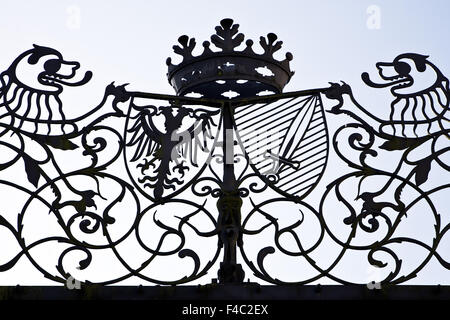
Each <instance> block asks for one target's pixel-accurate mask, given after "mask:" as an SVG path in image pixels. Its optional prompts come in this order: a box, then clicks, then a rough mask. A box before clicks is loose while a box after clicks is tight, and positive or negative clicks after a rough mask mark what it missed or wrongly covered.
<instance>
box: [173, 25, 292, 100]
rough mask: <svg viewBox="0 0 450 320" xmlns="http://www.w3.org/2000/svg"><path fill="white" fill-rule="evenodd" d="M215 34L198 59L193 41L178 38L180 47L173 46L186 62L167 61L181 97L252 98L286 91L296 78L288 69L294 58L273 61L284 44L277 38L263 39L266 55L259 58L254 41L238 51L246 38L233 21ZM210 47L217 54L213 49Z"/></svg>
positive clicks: (205, 44)
mask: <svg viewBox="0 0 450 320" xmlns="http://www.w3.org/2000/svg"><path fill="white" fill-rule="evenodd" d="M215 30H216V33H215V34H213V35H212V36H211V42H209V41H204V42H203V44H202V45H203V48H204V49H203V53H202V54H201V55H199V56H193V54H192V52H193V50H194V48H195V46H196V42H195V39H194V38H189V37H188V36H186V35H183V36H181V37H179V38H178V42H179V44H180V45H181V46H180V45H175V46H173V50H174V52H175V53H176V54H179V55H181V56H182V58H183V60H182V62H181V63H180V64H178V65H173V64H172V60H171V59H170V58H168V59H167V61H166V63H167V65H168V73H167V76H168V79H169V83H170V84H171V85H172V86H173V87H174V89H175V91H176V92H177V94H178V95H188V94H190V93H195V94H196V96H198V95H199V94H200V95H201V96H205V97H209V98H223V97H227V93H228V94H230V92H231V96H233V97H249V96H255V95H261V94H264V93H280V92H281V91H282V90H283V88H284V86H285V85H286V83H288V82H289V80H290V78H291V76H292V75H293V72H292V71H291V70H290V67H289V61H291V60H292V54H291V53H289V52H288V53H286V59H285V60H283V61H278V60H276V59H275V58H274V57H273V54H274V53H275V52H277V51H278V50H280V49H281V46H282V44H283V42H282V41H277V39H278V37H277V35H276V34H274V33H268V34H267V36H266V37H260V41H259V44H260V45H261V47H262V48H263V50H264V52H263V53H262V54H257V53H255V52H254V51H253V48H252V46H253V44H254V42H253V41H252V40H251V39H248V40H246V41H245V45H246V47H245V48H244V49H243V50H242V51H239V50H237V48H238V47H239V46H240V45H241V44H242V43H243V42H244V39H245V36H244V34H243V33H239V24H235V23H234V21H233V19H229V18H227V19H223V20H221V21H220V25H219V26H217V27H216V28H215ZM211 43H212V44H213V45H214V46H215V47H216V49H217V50H216V51H213V49H211ZM231 96H229V97H231Z"/></svg>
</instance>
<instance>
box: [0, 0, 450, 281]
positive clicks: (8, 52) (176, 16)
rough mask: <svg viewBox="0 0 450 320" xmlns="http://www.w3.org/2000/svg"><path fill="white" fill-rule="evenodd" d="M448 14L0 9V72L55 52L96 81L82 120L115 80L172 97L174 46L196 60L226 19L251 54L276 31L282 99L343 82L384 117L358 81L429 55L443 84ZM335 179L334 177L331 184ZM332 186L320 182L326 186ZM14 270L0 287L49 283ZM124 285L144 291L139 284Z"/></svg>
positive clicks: (401, 9)
mask: <svg viewBox="0 0 450 320" xmlns="http://www.w3.org/2000/svg"><path fill="white" fill-rule="evenodd" d="M371 6H376V8H378V9H379V10H380V11H379V12H380V16H379V17H380V20H379V28H375V29H373V28H370V26H371V25H370V23H369V25H368V19H369V18H370V15H371V14H370V12H369V13H368V8H370V7H371ZM449 12H450V2H449V1H446V0H441V1H438V0H431V1H424V0H422V1H417V0H404V1H400V0H398V1H392V0H391V1H389V0H386V1H381V0H379V1H363V0H361V1H351V0H345V1H332V0H329V1H284V0H278V1H266V0H260V1H248V0H239V1H198V0H195V1H194V0H191V1H132V0H130V1H49V0H41V1H20V0H15V1H7V0H2V3H1V11H0V34H1V35H2V45H1V50H0V70H5V69H7V68H8V66H9V65H10V63H11V62H12V61H13V60H14V58H15V57H17V56H18V55H19V54H20V53H21V52H23V51H25V50H28V49H30V48H31V47H32V44H39V45H43V46H49V47H53V48H55V49H58V50H59V51H60V52H61V53H62V54H63V56H64V57H65V58H67V59H68V60H76V61H79V62H80V63H81V68H82V70H91V71H93V73H94V76H93V78H92V80H91V81H90V83H89V84H87V85H86V86H84V88H77V89H76V90H79V91H76V92H75V91H74V93H72V95H71V96H70V97H72V98H73V97H76V101H75V100H74V99H70V101H68V100H67V99H66V100H64V99H63V100H64V101H65V102H64V103H65V107H66V109H65V110H67V113H66V114H68V115H69V116H70V115H73V116H75V115H81V114H83V113H84V112H86V111H88V110H89V107H90V106H94V105H96V104H97V103H98V102H99V101H100V99H101V97H102V96H103V92H104V88H105V87H106V85H107V84H109V83H110V82H111V81H113V80H114V81H116V84H121V83H130V85H129V87H128V89H129V90H137V91H147V92H154V93H167V94H173V89H172V88H171V86H170V85H169V83H168V82H167V77H166V72H167V66H166V64H165V61H166V58H167V57H168V56H171V57H172V58H173V60H174V61H175V62H176V61H178V60H177V58H176V55H175V54H174V53H173V52H172V46H173V45H174V44H177V38H178V37H179V36H180V35H183V34H186V35H189V36H191V37H195V38H196V40H197V46H198V48H197V50H196V51H194V52H197V53H199V52H201V49H202V47H201V43H202V42H203V41H204V40H209V38H210V36H211V34H213V32H214V27H215V26H216V25H218V23H219V21H220V20H221V19H223V18H233V19H234V21H235V22H236V23H239V24H240V32H243V33H244V34H245V35H246V39H248V38H251V39H253V40H255V46H254V47H257V41H258V39H259V36H261V35H266V34H267V33H269V32H274V33H276V34H277V35H278V37H279V39H280V40H282V41H283V43H284V44H283V49H282V50H281V51H280V56H279V57H280V58H282V57H284V53H285V52H287V51H289V52H292V54H293V56H294V59H293V61H292V62H291V69H292V70H294V71H295V75H294V77H293V78H292V79H291V81H290V83H289V84H288V85H287V86H286V87H285V90H284V91H285V92H287V91H297V90H301V89H310V88H316V87H325V86H327V85H328V81H334V82H337V81H339V80H345V81H346V82H347V83H349V84H350V85H351V86H352V88H353V92H354V93H355V96H356V97H357V98H358V99H360V101H361V102H362V104H363V105H370V106H371V107H372V109H370V110H371V111H373V112H374V113H381V114H383V113H384V114H388V112H389V107H388V104H386V103H387V101H389V99H391V97H390V96H387V98H385V97H383V95H381V96H380V97H375V96H374V95H373V89H370V88H368V87H367V86H365V85H364V84H363V83H362V81H361V78H360V75H361V73H362V72H364V71H369V72H373V70H374V69H375V63H376V62H378V61H392V59H393V58H395V57H396V56H397V55H398V54H400V53H405V52H415V53H420V54H426V55H430V61H432V62H433V63H434V64H435V65H437V66H438V67H439V68H440V69H441V71H442V73H443V74H444V75H447V76H448V75H450V59H449V52H450V50H449V49H450V43H449V41H448V33H449V31H450V20H449V19H448V14H449ZM386 94H388V93H387V92H385V93H384V95H385V96H386ZM383 99H385V100H383ZM386 99H387V100H386ZM374 108H376V109H377V110H374ZM327 117H328V115H327ZM327 121H328V123H329V125H330V130H332V129H333V128H336V127H337V126H338V125H339V123H341V122H340V120H336V123H333V121H335V120H334V118H333V117H332V116H330V117H328V118H327ZM333 161H338V160H337V159H336V158H333V157H331V158H330V160H329V162H328V164H329V166H330V165H333V166H334V162H333ZM338 173H339V172H338ZM336 174H337V173H336V172H333V173H332V176H333V175H334V176H336ZM324 178H325V177H324ZM437 179H442V184H444V183H448V173H447V175H444V176H440V177H439V176H437ZM331 181H332V180H327V182H328V183H329V182H331ZM325 185H326V184H325V182H324V184H323V185H321V186H319V187H318V188H317V189H318V190H315V191H317V195H316V197H317V196H318V195H320V194H321V193H323V192H324V187H325ZM311 197H312V200H311V203H316V202H317V200H318V199H319V198H314V197H315V196H314V194H312V195H311ZM447 197H448V191H447ZM439 199H440V201H441V205H442V207H443V208H445V206H446V205H447V204H448V201H446V200H445V197H444V195H441V196H440V198H439ZM2 202H4V200H2ZM446 202H447V203H446ZM440 213H441V215H445V214H446V212H440ZM449 220H450V218H449V217H446V218H443V221H442V223H443V224H445V223H448V222H449ZM421 223H422V222H421V221H416V222H414V223H413V226H412V227H411V229H410V231H411V232H412V233H413V234H418V233H420V232H421V231H422V229H421ZM431 227H433V224H431ZM214 241H215V239H214ZM214 241H213V243H214ZM449 247H450V241H448V240H447V244H446V248H447V250H446V253H445V252H444V254H443V256H444V258H445V257H446V258H447V260H448V259H449V258H450V255H449V254H448V252H449V250H448V248H449ZM413 252H414V251H410V252H409V255H410V256H411V255H413V254H414V253H413ZM351 259H353V258H351ZM351 259H350V262H349V263H348V264H347V267H348V266H351V265H352V262H351V261H354V260H351ZM355 259H356V258H355ZM433 260H434V259H433ZM0 261H4V260H0ZM20 263H21V265H20V269H19V270H21V271H15V272H13V271H11V272H6V273H4V274H2V273H0V284H15V283H16V282H17V283H28V284H51V282H49V281H47V280H42V279H41V278H42V276H41V274H40V273H38V272H34V271H32V270H33V267H32V266H29V265H27V262H26V259H25V258H22V259H21V262H20ZM405 264H407V262H405ZM430 264H431V263H430ZM165 268H167V267H165ZM280 268H281V269H283V268H285V269H283V270H285V272H286V273H287V274H288V276H287V280H292V279H295V274H296V273H297V271H296V270H300V269H295V268H297V267H287V266H285V265H283V266H281V267H280ZM364 268H365V267H364ZM163 269H164V267H162V269H161V270H163ZM246 271H247V276H246V277H250V278H251V279H252V280H255V278H254V277H252V276H251V272H250V271H249V270H246ZM366 271H367V270H366V269H364V270H363V272H362V275H361V276H360V278H359V280H358V281H362V282H364V281H365V278H364V277H365V276H364V274H365V273H367V272H366ZM20 272H22V273H20ZM215 272H216V269H213V270H212V271H211V273H210V274H208V275H207V276H206V277H204V278H203V280H202V281H200V282H201V283H207V282H209V280H210V279H211V278H214V277H215ZM298 272H303V271H298ZM353 273H354V271H353V270H352V269H351V268H347V269H346V270H344V271H342V274H343V277H347V278H346V279H350V278H351V275H352V274H353ZM369 273H373V272H372V271H370V272H369ZM24 274H26V275H24ZM421 274H424V275H423V276H422V277H418V278H417V279H415V280H413V281H416V282H415V283H421V284H424V283H430V284H435V283H441V284H444V283H447V284H448V283H450V272H449V271H448V270H447V271H445V269H444V268H442V267H441V266H439V265H438V264H437V263H435V262H434V265H432V267H430V269H427V270H423V271H422V273H421ZM366 276H368V275H366ZM23 279H26V280H23ZM318 282H321V281H318ZM130 283H138V284H139V283H143V284H145V282H142V281H140V280H137V282H130ZM322 283H325V282H323V281H322Z"/></svg>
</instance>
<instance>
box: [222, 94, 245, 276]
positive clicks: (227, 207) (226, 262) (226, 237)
mask: <svg viewBox="0 0 450 320" xmlns="http://www.w3.org/2000/svg"><path fill="white" fill-rule="evenodd" d="M232 112H233V109H232V107H231V103H229V102H227V103H225V104H224V107H223V137H222V138H223V183H222V190H221V191H222V194H221V196H220V198H219V200H218V201H217V209H218V211H219V218H218V230H219V245H221V246H223V248H224V253H223V261H222V262H221V263H220V269H219V272H218V276H219V282H220V283H241V282H243V281H244V277H245V273H244V271H243V270H242V266H241V265H240V264H238V263H237V261H236V252H237V246H238V245H239V246H240V245H241V244H242V230H241V206H242V199H241V197H240V196H239V190H238V186H237V182H236V177H235V174H234V132H233V115H232Z"/></svg>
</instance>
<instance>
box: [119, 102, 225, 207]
mask: <svg viewBox="0 0 450 320" xmlns="http://www.w3.org/2000/svg"><path fill="white" fill-rule="evenodd" d="M133 108H134V109H136V110H139V112H138V113H137V115H136V116H134V117H131V120H133V121H134V122H133V124H132V125H131V127H130V128H129V129H128V130H127V133H130V135H131V137H130V139H129V140H128V141H127V144H126V145H127V147H133V148H135V150H134V153H133V156H132V157H131V158H130V162H139V163H138V164H137V165H136V167H137V168H139V169H140V174H141V177H140V178H139V179H138V181H139V183H141V184H143V186H144V188H146V187H148V188H153V189H154V190H153V195H154V198H155V199H161V198H162V197H163V194H164V190H165V189H172V190H175V189H176V187H175V185H182V184H183V183H184V181H183V180H182V178H183V177H184V175H185V172H186V171H187V170H189V168H190V166H194V167H198V166H199V164H198V151H199V150H200V151H203V152H207V151H208V143H207V142H208V140H212V139H214V138H215V137H214V136H213V134H212V132H211V126H216V124H215V123H214V122H213V118H212V117H213V116H214V115H217V114H219V112H220V110H214V111H210V110H206V109H201V108H197V109H192V108H187V107H182V106H160V107H155V106H153V105H151V106H146V107H139V106H136V105H133ZM161 117H162V118H163V127H164V128H163V129H162V128H160V126H158V124H157V121H156V119H157V118H161ZM160 120H161V119H160ZM150 168H151V169H152V172H151V173H148V170H149V169H150ZM175 175H177V176H175Z"/></svg>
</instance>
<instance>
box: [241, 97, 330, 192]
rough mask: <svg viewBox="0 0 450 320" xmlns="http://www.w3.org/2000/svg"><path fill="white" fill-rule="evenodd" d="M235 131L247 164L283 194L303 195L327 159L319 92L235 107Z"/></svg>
mask: <svg viewBox="0 0 450 320" xmlns="http://www.w3.org/2000/svg"><path fill="white" fill-rule="evenodd" d="M234 120H235V124H236V131H237V136H238V138H239V140H240V143H241V145H242V146H243V148H244V149H245V152H246V154H247V156H248V158H249V161H250V164H251V166H252V168H253V170H255V171H256V172H257V173H259V174H260V175H261V176H262V177H263V178H264V179H265V180H266V182H267V183H268V184H269V185H270V186H271V187H272V188H273V189H275V190H276V191H278V192H280V193H281V194H283V195H288V196H297V197H301V198H303V197H305V196H306V195H307V194H308V193H309V192H310V191H311V190H312V189H313V188H314V186H315V185H316V184H317V183H318V181H319V179H320V177H321V176H322V174H323V171H324V169H325V166H326V162H327V158H328V134H327V126H326V122H325V116H324V110H323V106H322V100H321V98H320V95H319V94H314V95H310V96H306V97H305V96H297V97H293V98H292V97H289V98H282V99H279V100H277V101H274V102H269V103H255V104H250V105H246V106H241V107H237V108H236V110H235V114H234Z"/></svg>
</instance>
